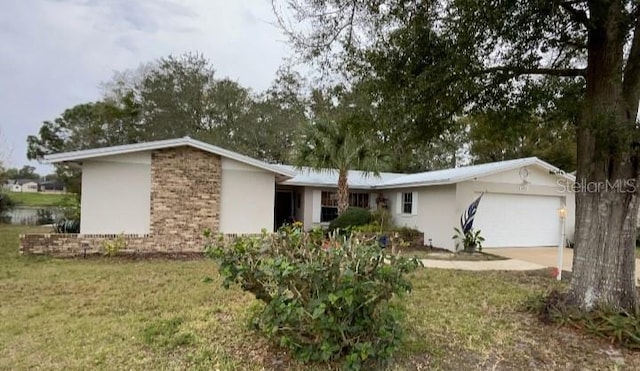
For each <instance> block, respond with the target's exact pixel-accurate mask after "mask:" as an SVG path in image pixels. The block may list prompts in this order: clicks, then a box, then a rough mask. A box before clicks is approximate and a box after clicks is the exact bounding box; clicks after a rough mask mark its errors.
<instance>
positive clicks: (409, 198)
mask: <svg viewBox="0 0 640 371" xmlns="http://www.w3.org/2000/svg"><path fill="white" fill-rule="evenodd" d="M402 213H403V214H411V213H413V193H412V192H407V193H403V194H402Z"/></svg>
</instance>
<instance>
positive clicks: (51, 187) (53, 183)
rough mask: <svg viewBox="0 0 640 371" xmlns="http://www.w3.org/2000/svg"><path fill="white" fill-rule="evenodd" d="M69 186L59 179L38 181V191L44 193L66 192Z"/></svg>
mask: <svg viewBox="0 0 640 371" xmlns="http://www.w3.org/2000/svg"><path fill="white" fill-rule="evenodd" d="M66 191H67V188H66V187H65V185H64V183H63V182H61V181H59V180H45V181H42V182H40V183H38V192H43V193H65V192H66Z"/></svg>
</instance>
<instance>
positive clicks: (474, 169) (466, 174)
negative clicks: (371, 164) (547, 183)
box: [375, 157, 575, 189]
mask: <svg viewBox="0 0 640 371" xmlns="http://www.w3.org/2000/svg"><path fill="white" fill-rule="evenodd" d="M524 166H538V167H541V168H542V169H544V170H547V171H548V172H549V174H553V175H556V176H560V177H563V178H566V179H568V180H571V181H575V176H573V175H570V174H567V173H565V172H564V171H562V170H560V169H559V168H557V167H555V166H553V165H551V164H549V163H547V162H544V161H542V160H540V159H539V158H537V157H527V158H519V159H515V160H506V161H498V162H490V163H487V164H481V165H471V166H463V167H457V168H453V169H444V170H435V171H427V172H424V173H417V174H407V175H403V176H400V177H396V178H393V179H389V180H387V181H384V182H381V183H379V184H377V185H376V186H375V188H380V189H385V188H396V187H420V186H430V185H443V184H453V183H458V182H462V181H465V180H472V179H475V178H478V177H484V176H488V175H492V174H496V173H501V172H504V171H509V170H513V169H518V168H521V167H524Z"/></svg>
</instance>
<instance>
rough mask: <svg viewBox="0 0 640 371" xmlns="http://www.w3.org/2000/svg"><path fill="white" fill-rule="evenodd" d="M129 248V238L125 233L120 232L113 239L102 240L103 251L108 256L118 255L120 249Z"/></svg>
mask: <svg viewBox="0 0 640 371" xmlns="http://www.w3.org/2000/svg"><path fill="white" fill-rule="evenodd" d="M125 248H127V240H126V239H125V238H124V234H119V235H118V236H116V238H114V239H113V240H104V241H102V251H103V254H104V255H106V256H116V255H118V253H119V252H120V250H122V249H125Z"/></svg>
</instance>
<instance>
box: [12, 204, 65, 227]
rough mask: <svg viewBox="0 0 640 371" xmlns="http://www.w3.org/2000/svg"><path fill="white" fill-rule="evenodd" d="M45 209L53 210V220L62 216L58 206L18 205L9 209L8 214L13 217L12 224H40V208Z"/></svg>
mask: <svg viewBox="0 0 640 371" xmlns="http://www.w3.org/2000/svg"><path fill="white" fill-rule="evenodd" d="M41 209H45V210H49V211H50V212H51V216H52V217H53V220H57V219H58V218H60V217H61V216H62V213H61V211H60V209H59V208H57V207H52V206H49V207H46V206H43V207H33V206H31V207H29V206H18V207H16V208H14V209H13V210H11V211H9V212H8V213H7V215H8V216H9V217H10V218H11V224H27V225H36V224H38V210H41Z"/></svg>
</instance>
